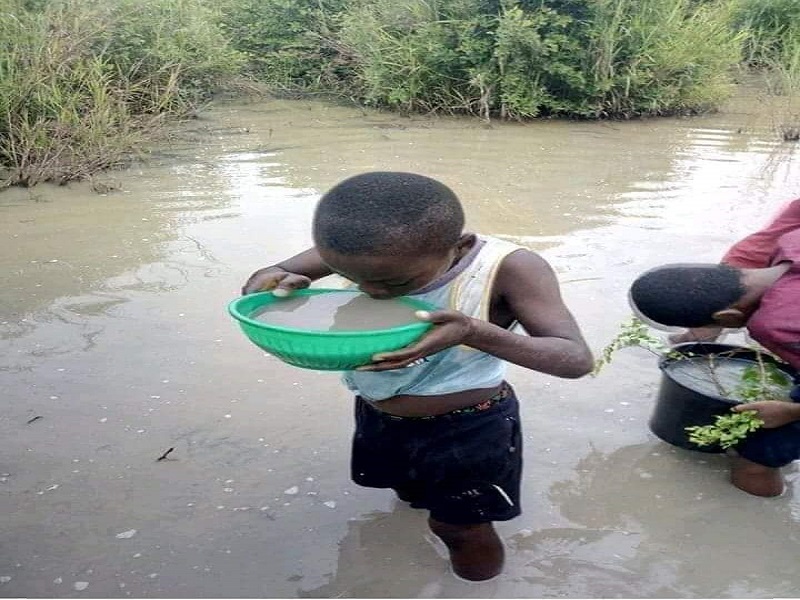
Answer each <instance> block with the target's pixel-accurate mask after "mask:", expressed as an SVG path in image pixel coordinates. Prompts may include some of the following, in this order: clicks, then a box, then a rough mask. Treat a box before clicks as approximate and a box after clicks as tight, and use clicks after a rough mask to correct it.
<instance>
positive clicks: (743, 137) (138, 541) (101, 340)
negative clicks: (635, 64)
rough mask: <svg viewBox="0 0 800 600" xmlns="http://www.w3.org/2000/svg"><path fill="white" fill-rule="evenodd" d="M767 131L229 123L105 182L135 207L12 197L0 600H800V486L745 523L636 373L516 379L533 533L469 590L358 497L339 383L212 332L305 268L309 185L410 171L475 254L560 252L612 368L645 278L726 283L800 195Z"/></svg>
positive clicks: (267, 115) (747, 507) (401, 122)
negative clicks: (251, 290)
mask: <svg viewBox="0 0 800 600" xmlns="http://www.w3.org/2000/svg"><path fill="white" fill-rule="evenodd" d="M760 106H761V104H760V102H759V100H758V99H757V98H754V97H748V96H747V95H743V96H742V97H740V98H738V99H737V101H736V102H734V103H733V104H732V105H731V106H730V107H729V109H728V110H726V111H725V112H723V113H721V114H719V115H712V116H707V117H700V118H693V119H664V120H655V121H641V122H628V123H579V122H574V123H568V122H549V121H545V122H538V123H531V124H525V125H520V124H492V125H491V126H488V125H486V124H484V123H481V122H479V121H475V120H464V119H449V118H448V119H436V118H425V117H414V118H401V117H397V116H394V115H387V114H382V113H377V112H368V111H363V110H360V109H353V108H344V107H333V106H326V105H323V104H319V103H313V102H287V101H272V102H263V103H253V104H239V105H220V106H217V107H214V108H212V109H211V110H210V111H208V112H207V113H205V114H204V115H203V118H202V119H200V120H198V121H196V122H194V123H192V124H190V125H189V126H188V127H187V130H186V133H185V135H184V136H183V138H182V139H183V141H182V142H180V143H176V145H175V146H174V147H171V148H165V149H163V150H162V151H160V152H159V153H156V154H154V156H153V158H152V160H151V161H149V163H148V164H147V165H143V166H139V167H137V168H134V169H131V170H129V171H125V172H122V173H114V174H109V175H106V176H104V181H106V182H108V183H115V184H118V185H119V186H120V188H121V190H120V191H119V192H116V193H111V194H108V195H104V196H103V195H98V194H96V193H94V192H92V191H91V190H90V187H89V186H88V185H84V184H80V185H70V186H69V187H65V188H52V187H47V186H42V187H37V188H35V189H34V190H31V191H26V190H19V189H14V190H9V191H6V192H4V193H2V194H0V213H1V214H2V222H1V223H0V228H2V231H1V232H0V233H1V235H0V244H2V248H1V250H0V266H1V267H2V277H3V281H2V289H1V290H0V323H1V325H0V327H2V330H1V331H2V341H0V344H2V363H0V386H2V388H1V389H2V390H3V396H2V397H3V410H2V413H0V440H1V441H0V447H1V448H2V451H1V452H0V512H1V513H2V514H3V517H4V519H3V536H2V542H0V543H2V552H0V577H2V579H0V595H3V596H33V597H47V596H58V597H127V596H131V597H252V596H279V597H283V596H288V597H624V596H639V597H695V596H711V597H714V596H720V597H762V596H787V595H788V596H791V595H796V590H797V589H798V588H800V575H798V573H797V568H796V560H795V559H794V555H795V549H796V547H797V543H798V533H797V532H798V520H800V504H799V503H798V499H797V490H798V488H797V486H798V483H797V474H796V472H795V470H794V468H791V469H789V472H788V475H789V478H790V480H791V485H790V489H789V491H788V493H787V494H786V495H785V496H784V497H782V498H779V499H774V500H762V499H755V498H751V497H748V496H746V495H744V494H742V493H740V492H738V491H736V490H734V489H733V488H732V487H730V486H729V485H728V484H727V482H726V480H725V469H724V467H725V464H724V462H723V460H722V458H721V457H719V456H708V455H699V454H694V453H689V452H685V451H681V450H677V449H674V448H671V447H670V446H667V445H665V444H663V443H661V442H659V441H658V440H657V439H656V438H654V437H653V436H652V435H651V434H650V433H649V431H648V430H647V426H646V422H647V418H648V416H649V412H650V409H651V407H652V405H653V399H654V393H655V390H656V386H657V383H658V373H657V370H656V368H655V365H654V361H653V359H652V357H650V356H649V355H646V354H645V353H640V352H636V351H630V352H626V353H623V354H621V355H620V356H619V357H618V358H617V359H616V360H615V361H614V363H613V364H612V365H611V366H610V367H609V368H608V369H607V371H605V372H604V373H603V374H602V375H601V376H600V377H599V378H597V379H585V380H580V381H561V380H557V379H554V378H550V377H547V376H544V375H540V374H536V373H530V372H524V371H522V370H520V369H512V371H511V379H512V382H513V383H514V384H515V385H516V386H517V388H518V391H519V393H520V397H521V398H522V399H523V418H524V421H525V427H526V444H527V446H526V449H525V459H526V461H527V462H526V465H527V466H526V471H525V480H524V514H523V516H522V517H520V518H518V519H516V520H514V521H511V522H508V523H504V524H502V525H500V530H501V532H502V535H503V537H504V539H505V541H506V543H507V545H508V549H509V552H508V554H509V556H508V567H507V572H506V574H505V576H503V577H502V578H500V579H498V580H496V581H493V582H490V583H486V584H481V585H474V586H468V585H466V584H462V583H459V582H457V581H455V580H454V579H452V577H451V576H450V575H449V574H448V567H447V563H446V562H445V561H444V560H443V558H442V557H441V555H440V549H439V548H438V547H437V546H436V545H435V544H432V543H431V542H430V539H429V538H428V537H426V535H425V526H424V521H425V516H424V515H423V514H420V513H418V512H416V511H413V510H411V509H408V508H406V507H405V506H404V505H402V504H400V503H398V502H396V501H395V500H393V499H392V498H391V497H390V495H389V494H388V493H387V492H384V491H381V490H366V489H359V488H357V487H356V486H354V485H353V484H351V483H350V482H349V479H348V453H349V435H350V431H351V423H350V419H351V414H350V413H351V403H350V399H349V398H348V395H347V393H346V391H345V390H344V389H343V387H342V386H340V385H339V383H338V379H337V376H336V375H334V374H330V373H327V374H326V373H315V372H310V371H301V370H296V369H293V368H291V367H289V366H287V365H284V364H282V363H280V362H277V361H276V360H274V359H271V358H269V357H266V356H264V355H263V354H262V353H261V352H259V351H258V350H257V349H256V348H255V347H253V346H251V345H249V343H248V342H247V340H246V339H245V338H244V337H243V336H242V335H241V333H240V332H239V331H238V330H237V328H236V327H235V325H234V324H233V323H232V322H231V320H230V319H229V318H228V316H227V314H226V313H225V304H226V303H227V302H228V301H229V300H231V299H232V298H233V297H234V296H235V294H236V293H237V289H238V288H239V286H240V285H241V283H242V282H243V280H244V279H245V278H246V276H247V275H249V273H250V272H251V271H252V270H254V269H255V268H257V267H259V266H263V265H265V264H268V263H270V262H273V261H276V260H278V259H280V258H283V257H285V256H288V255H289V254H292V253H294V252H296V251H299V250H301V249H303V248H305V247H306V246H307V245H308V244H309V242H310V231H309V219H310V216H311V212H312V210H313V206H314V203H315V201H316V199H317V198H318V196H319V193H320V191H321V190H324V189H325V188H326V187H328V186H330V185H331V184H333V183H335V182H336V181H338V180H340V179H342V178H343V177H345V176H348V175H351V174H355V173H358V172H361V171H365V170H373V169H391V170H410V171H417V172H422V173H425V174H428V175H431V176H433V177H437V178H440V179H442V180H443V181H445V182H446V183H448V184H449V185H450V186H452V187H453V188H454V189H455V190H456V191H457V192H458V193H459V194H460V195H461V196H462V198H463V199H464V201H465V204H466V207H467V212H468V215H469V222H470V226H471V227H472V228H474V229H475V230H477V231H480V232H483V233H487V234H494V235H499V236H503V237H506V238H507V239H512V240H515V241H518V242H519V243H522V244H525V245H528V246H529V247H531V248H533V249H536V250H539V251H541V252H543V254H544V256H545V257H546V258H547V259H548V260H549V261H550V262H551V264H552V265H553V266H554V267H555V269H556V271H557V272H558V274H559V277H560V280H561V282H562V286H563V291H564V295H565V297H566V300H567V302H568V304H569V306H570V307H571V308H572V310H573V311H574V313H575V314H576V316H577V317H578V320H579V321H580V323H581V326H582V327H583V329H584V331H585V333H586V336H587V338H588V340H589V342H590V344H591V345H592V347H593V348H595V349H598V348H600V347H602V346H603V345H604V343H605V342H606V341H607V340H608V339H610V337H612V336H613V334H614V332H615V329H616V327H617V324H618V323H619V322H621V321H622V320H623V319H625V318H627V316H628V311H627V308H626V300H625V290H626V288H627V285H628V283H629V282H630V280H631V279H632V278H633V277H634V276H635V275H636V274H637V273H638V272H640V271H641V270H643V269H646V268H649V267H650V266H653V265H655V264H658V263H659V262H665V261H672V260H675V261H690V260H709V261H713V260H717V259H718V258H719V256H720V255H721V254H722V252H723V251H724V249H725V248H726V246H727V245H728V244H729V243H731V242H732V241H734V240H735V239H736V238H737V237H739V236H741V235H743V234H745V233H747V232H749V231H751V230H753V229H754V228H756V227H758V226H759V225H760V224H761V223H763V222H764V221H766V220H767V219H768V217H769V215H770V214H771V213H772V212H773V211H774V210H775V209H777V207H778V206H779V205H780V204H781V203H782V202H783V201H785V200H788V199H790V198H792V197H796V196H800V184H799V183H798V182H800V177H799V176H800V168H798V166H797V160H791V159H792V147H791V146H780V145H776V144H775V143H774V142H773V139H774V138H773V135H772V133H771V131H770V129H769V128H770V118H769V115H763V114H759V110H760ZM38 416H41V417H42V418H40V419H36V420H34V421H32V422H30V424H28V421H31V419H34V418H35V417H38ZM170 447H174V448H175V450H174V451H173V452H172V453H171V454H170V455H169V457H168V459H167V460H163V461H157V460H156V459H157V458H158V457H159V456H161V455H162V454H163V452H164V451H165V450H166V449H168V448H170ZM753 548H758V551H757V552H753V551H752V549H753Z"/></svg>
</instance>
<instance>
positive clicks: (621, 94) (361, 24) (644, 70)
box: [340, 0, 743, 118]
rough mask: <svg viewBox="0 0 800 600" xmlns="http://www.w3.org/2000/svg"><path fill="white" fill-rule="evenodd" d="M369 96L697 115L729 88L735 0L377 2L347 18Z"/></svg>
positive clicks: (736, 49) (735, 52) (516, 111)
mask: <svg viewBox="0 0 800 600" xmlns="http://www.w3.org/2000/svg"><path fill="white" fill-rule="evenodd" d="M342 23H343V27H342V30H341V34H340V35H341V40H342V42H343V43H344V45H345V46H346V47H348V48H349V49H350V55H351V56H353V57H355V59H354V63H355V66H354V69H353V71H354V73H355V77H354V80H353V81H354V83H355V84H356V88H355V89H357V90H359V91H360V93H361V96H362V98H363V100H364V101H365V102H367V103H372V104H378V105H386V106H391V107H399V108H403V109H406V110H446V111H447V110H465V111H468V112H480V113H481V114H484V115H485V114H488V113H495V114H497V113H499V114H500V115H501V116H507V117H515V118H525V117H535V116H538V115H541V114H549V115H570V116H584V117H592V118H597V117H609V116H610V117H630V116H637V115H661V114H672V113H679V112H696V111H704V110H708V109H712V108H714V107H715V106H717V105H718V104H719V103H720V102H721V100H722V99H724V98H725V97H726V95H727V94H728V93H729V91H730V87H731V81H732V68H733V67H734V66H735V65H736V64H737V63H738V62H739V60H740V53H741V43H742V39H743V37H742V36H741V35H740V34H738V33H737V32H735V31H734V30H733V29H732V28H731V26H730V23H731V13H730V0H710V1H706V2H700V3H699V2H697V1H696V0H592V1H588V0H587V1H583V0H572V1H567V0H560V1H556V0H552V1H548V0H541V1H538V2H536V1H528V2H525V1H514V0H502V1H500V2H488V1H480V0H461V1H460V2H433V1H429V0H405V1H403V2H400V3H398V2H396V1H393V0H369V1H364V2H360V3H358V6H357V7H356V8H354V9H352V10H350V11H348V12H346V14H345V17H344V19H343V21H342Z"/></svg>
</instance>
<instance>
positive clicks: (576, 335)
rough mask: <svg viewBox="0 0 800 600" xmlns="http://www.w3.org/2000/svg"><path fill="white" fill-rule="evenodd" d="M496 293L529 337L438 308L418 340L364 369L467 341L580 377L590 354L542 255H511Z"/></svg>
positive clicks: (400, 363) (491, 351)
mask: <svg viewBox="0 0 800 600" xmlns="http://www.w3.org/2000/svg"><path fill="white" fill-rule="evenodd" d="M494 295H495V297H496V298H497V299H498V300H500V301H501V304H502V303H505V304H506V305H507V307H508V309H509V312H510V315H509V316H510V317H511V318H513V319H515V320H516V321H518V322H519V323H520V324H521V325H522V326H523V327H524V328H525V330H526V331H527V332H528V334H529V335H528V336H522V335H519V334H516V333H512V332H511V331H508V330H507V329H505V328H504V327H500V326H498V325H494V324H492V323H487V322H485V321H479V320H477V319H472V318H470V317H467V316H466V315H464V314H462V313H460V312H457V311H449V310H443V311H436V312H434V313H432V314H431V315H430V317H429V320H430V321H431V322H433V323H434V324H435V325H436V327H435V328H434V329H433V330H432V331H431V332H430V333H429V334H428V335H426V336H425V337H424V338H423V339H422V340H421V341H420V342H418V343H417V344H414V345H413V346H410V347H409V348H405V349H403V350H400V351H397V352H391V353H386V354H380V355H377V356H376V357H374V358H375V360H376V361H378V362H376V363H374V364H372V365H368V366H366V367H361V369H362V370H369V371H382V370H388V369H397V368H400V367H404V366H407V365H409V364H411V363H413V362H414V361H416V360H419V359H420V358H423V357H425V356H428V355H430V354H434V353H436V352H439V351H441V350H444V349H445V348H449V347H451V346H456V345H459V344H466V345H468V346H471V347H473V348H475V349H477V350H481V351H483V352H486V353H488V354H493V355H494V356H497V357H499V358H502V359H504V360H507V361H509V362H512V363H514V364H517V365H520V366H522V367H526V368H528V369H533V370H536V371H540V372H542V373H548V374H550V375H556V376H558V377H569V378H577V377H581V376H583V375H586V374H587V373H589V372H590V371H591V370H592V367H593V359H592V353H591V351H590V350H589V347H588V346H587V345H586V342H585V341H584V339H583V336H582V335H581V332H580V329H579V328H578V324H577V323H576V322H575V319H574V317H573V316H572V313H570V311H569V309H568V308H567V307H566V306H565V305H564V302H563V300H562V299H561V292H560V290H559V286H558V281H557V279H556V276H555V274H554V273H553V270H552V269H551V268H550V265H548V264H547V262H546V261H545V260H544V259H542V258H541V257H540V256H539V255H537V254H534V253H533V252H528V251H517V252H514V253H513V254H511V255H509V256H508V257H507V258H506V259H505V260H504V261H503V263H502V265H501V267H500V271H499V273H498V276H497V280H496V282H495V294H494Z"/></svg>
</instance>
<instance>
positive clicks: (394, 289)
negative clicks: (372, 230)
mask: <svg viewBox="0 0 800 600" xmlns="http://www.w3.org/2000/svg"><path fill="white" fill-rule="evenodd" d="M317 251H318V252H319V254H320V256H321V257H322V260H323V261H324V262H325V264H326V265H328V266H329V267H330V268H331V270H333V271H334V272H335V273H337V274H339V275H341V276H342V277H345V278H346V279H349V280H350V281H352V282H353V283H355V284H357V285H358V288H359V289H360V290H361V291H362V292H364V293H365V294H369V295H370V296H372V297H373V298H379V299H384V298H395V297H397V296H403V295H404V294H408V293H410V292H414V291H416V290H419V289H421V288H423V287H425V286H426V285H427V284H429V283H430V282H431V281H433V280H434V279H436V278H437V277H439V276H440V275H442V274H443V273H444V272H446V271H447V269H448V268H449V267H450V265H451V264H452V262H453V260H454V258H455V253H456V251H455V249H453V250H450V251H448V252H445V253H443V254H436V255H426V256H360V255H347V254H339V253H338V252H334V251H333V250H329V249H325V248H319V247H318V248H317Z"/></svg>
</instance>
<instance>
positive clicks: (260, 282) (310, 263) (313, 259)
mask: <svg viewBox="0 0 800 600" xmlns="http://www.w3.org/2000/svg"><path fill="white" fill-rule="evenodd" d="M332 274H333V271H331V270H330V269H329V268H328V267H327V266H326V265H325V263H323V262H322V259H321V258H320V256H319V253H318V252H317V251H316V249H314V248H310V249H308V250H306V251H305V252H301V253H300V254H297V255H295V256H293V257H291V258H287V259H286V260H284V261H281V262H279V263H277V264H275V265H271V266H269V267H264V268H263V269H259V270H258V271H256V272H255V273H253V274H252V275H250V278H249V279H248V280H247V282H246V283H245V284H244V287H243V288H242V294H252V293H253V292H261V291H265V290H272V289H282V290H286V291H287V293H288V292H289V291H290V290H297V289H302V288H306V287H308V285H309V284H310V283H311V282H312V281H315V280H317V279H322V278H323V277H327V276H328V275H332Z"/></svg>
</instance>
